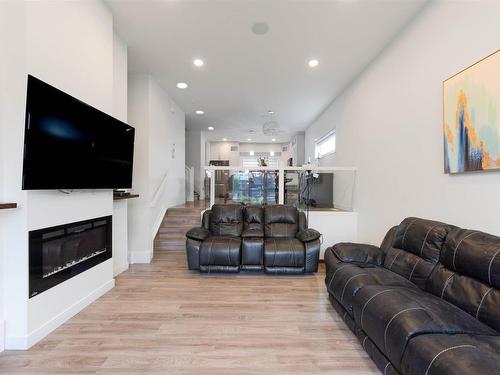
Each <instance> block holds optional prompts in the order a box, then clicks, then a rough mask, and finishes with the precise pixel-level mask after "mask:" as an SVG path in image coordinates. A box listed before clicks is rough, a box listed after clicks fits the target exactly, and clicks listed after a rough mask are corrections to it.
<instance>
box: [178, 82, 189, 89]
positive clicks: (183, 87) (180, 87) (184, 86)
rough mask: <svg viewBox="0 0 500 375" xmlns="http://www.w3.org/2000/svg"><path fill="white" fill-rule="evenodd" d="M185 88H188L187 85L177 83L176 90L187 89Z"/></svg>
mask: <svg viewBox="0 0 500 375" xmlns="http://www.w3.org/2000/svg"><path fill="white" fill-rule="evenodd" d="M187 87H188V84H187V83H184V82H179V83H178V84H177V88H178V89H187Z"/></svg>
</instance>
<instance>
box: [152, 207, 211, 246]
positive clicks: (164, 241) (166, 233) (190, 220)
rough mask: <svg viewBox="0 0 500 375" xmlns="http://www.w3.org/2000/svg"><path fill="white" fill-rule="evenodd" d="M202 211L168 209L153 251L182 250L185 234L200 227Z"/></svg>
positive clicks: (178, 208)
mask: <svg viewBox="0 0 500 375" xmlns="http://www.w3.org/2000/svg"><path fill="white" fill-rule="evenodd" d="M202 211H203V209H202V208H186V207H173V208H169V209H168V210H167V213H166V214H165V217H164V218H163V220H162V223H161V225H160V228H159V229H158V233H157V234H156V237H155V240H154V248H155V250H184V249H185V248H186V232H187V231H188V230H190V229H191V228H194V227H199V226H201V212H202Z"/></svg>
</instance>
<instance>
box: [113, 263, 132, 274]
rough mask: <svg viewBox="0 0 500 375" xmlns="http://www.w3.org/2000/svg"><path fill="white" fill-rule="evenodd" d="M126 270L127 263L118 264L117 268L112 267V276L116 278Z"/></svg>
mask: <svg viewBox="0 0 500 375" xmlns="http://www.w3.org/2000/svg"><path fill="white" fill-rule="evenodd" d="M126 270H128V263H123V264H120V265H119V266H114V267H113V276H118V275H119V274H121V273H122V272H123V271H126Z"/></svg>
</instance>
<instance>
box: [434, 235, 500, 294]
mask: <svg viewBox="0 0 500 375" xmlns="http://www.w3.org/2000/svg"><path fill="white" fill-rule="evenodd" d="M440 261H441V263H442V264H443V265H444V266H445V267H446V268H448V269H450V270H452V271H455V272H458V273H460V274H463V275H467V276H470V277H474V278H476V279H478V280H481V281H482V282H484V283H487V284H489V285H490V286H492V287H494V288H497V289H498V288H500V237H497V236H493V235H491V234H487V233H483V232H479V231H472V230H467V229H459V228H457V229H455V230H453V231H451V232H450V233H449V234H448V237H447V239H446V242H445V244H444V247H443V251H442V253H441V259H440Z"/></svg>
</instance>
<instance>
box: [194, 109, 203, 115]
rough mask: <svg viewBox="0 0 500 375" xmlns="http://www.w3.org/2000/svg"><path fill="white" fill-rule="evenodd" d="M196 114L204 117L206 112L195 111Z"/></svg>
mask: <svg viewBox="0 0 500 375" xmlns="http://www.w3.org/2000/svg"><path fill="white" fill-rule="evenodd" d="M195 113H196V114H197V115H202V114H204V113H205V112H204V111H202V110H201V109H198V110H197V111H195Z"/></svg>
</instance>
